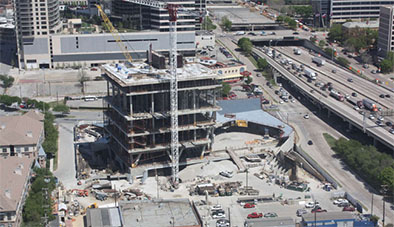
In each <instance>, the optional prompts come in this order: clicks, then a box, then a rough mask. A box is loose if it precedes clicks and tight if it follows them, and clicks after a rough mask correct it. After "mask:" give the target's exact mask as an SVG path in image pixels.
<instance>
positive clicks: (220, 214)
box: [212, 213, 226, 219]
mask: <svg viewBox="0 0 394 227" xmlns="http://www.w3.org/2000/svg"><path fill="white" fill-rule="evenodd" d="M212 218H214V219H217V218H226V215H225V214H223V213H217V214H214V215H212Z"/></svg>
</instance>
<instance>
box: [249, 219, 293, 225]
mask: <svg viewBox="0 0 394 227" xmlns="http://www.w3.org/2000/svg"><path fill="white" fill-rule="evenodd" d="M245 223H247V224H248V227H290V226H291V227H294V226H295V221H294V219H292V218H290V217H278V218H270V219H249V220H245Z"/></svg>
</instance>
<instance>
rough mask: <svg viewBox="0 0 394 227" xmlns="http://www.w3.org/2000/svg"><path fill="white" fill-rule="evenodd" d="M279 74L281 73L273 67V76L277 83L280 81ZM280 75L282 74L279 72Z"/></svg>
mask: <svg viewBox="0 0 394 227" xmlns="http://www.w3.org/2000/svg"><path fill="white" fill-rule="evenodd" d="M278 74H279V73H278V72H277V71H276V70H275V69H273V76H274V81H275V83H276V84H277V83H278ZM279 76H280V74H279Z"/></svg>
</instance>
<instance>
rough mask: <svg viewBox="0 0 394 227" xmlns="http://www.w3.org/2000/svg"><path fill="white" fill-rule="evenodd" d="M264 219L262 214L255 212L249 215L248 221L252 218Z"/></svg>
mask: <svg viewBox="0 0 394 227" xmlns="http://www.w3.org/2000/svg"><path fill="white" fill-rule="evenodd" d="M262 217H263V214H262V213H257V212H253V213H251V214H248V219H250V218H262Z"/></svg>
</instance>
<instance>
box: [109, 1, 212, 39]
mask: <svg viewBox="0 0 394 227" xmlns="http://www.w3.org/2000/svg"><path fill="white" fill-rule="evenodd" d="M168 3H173V4H177V5H179V6H180V7H181V8H183V9H186V10H188V11H193V12H195V13H198V12H204V11H205V9H206V0H180V1H168ZM112 16H114V17H119V18H122V20H123V21H126V22H128V23H131V25H132V27H133V28H136V29H141V30H142V29H154V30H158V31H161V32H166V31H168V30H169V22H168V20H169V15H168V10H167V9H159V8H155V7H148V6H142V5H138V4H135V3H131V2H127V1H123V0H113V1H112ZM200 28H201V18H200V15H196V14H190V13H185V12H181V11H180V12H178V20H177V30H178V31H194V30H200Z"/></svg>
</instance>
